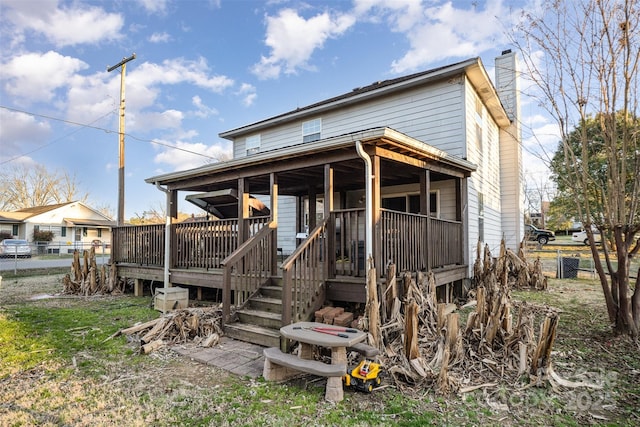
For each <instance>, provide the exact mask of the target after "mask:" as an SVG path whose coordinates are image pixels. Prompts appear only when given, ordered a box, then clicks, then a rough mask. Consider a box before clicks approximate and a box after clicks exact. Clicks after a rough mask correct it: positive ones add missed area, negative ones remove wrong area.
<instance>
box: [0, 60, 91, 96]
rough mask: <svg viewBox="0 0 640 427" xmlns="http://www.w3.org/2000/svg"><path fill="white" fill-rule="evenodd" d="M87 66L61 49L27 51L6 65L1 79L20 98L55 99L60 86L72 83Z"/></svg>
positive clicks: (0, 74) (10, 91)
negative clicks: (60, 51)
mask: <svg viewBox="0 0 640 427" xmlns="http://www.w3.org/2000/svg"><path fill="white" fill-rule="evenodd" d="M86 68H88V65H87V64H86V63H85V62H83V61H81V60H79V59H76V58H72V57H70V56H62V55H60V54H59V53H57V52H53V51H49V52H47V53H44V54H40V53H26V54H23V55H19V56H14V57H13V58H12V59H11V60H9V61H8V62H7V63H5V64H3V65H2V70H1V71H0V80H1V81H4V82H5V90H6V91H7V92H8V93H9V94H11V95H13V96H15V97H16V98H22V99H24V100H28V101H32V102H37V101H45V102H46V101H51V100H52V99H53V98H54V95H55V93H54V92H55V90H56V89H58V88H62V87H66V86H69V85H70V83H71V80H72V78H73V76H74V75H75V74H76V73H77V72H78V71H80V70H84V69H86Z"/></svg>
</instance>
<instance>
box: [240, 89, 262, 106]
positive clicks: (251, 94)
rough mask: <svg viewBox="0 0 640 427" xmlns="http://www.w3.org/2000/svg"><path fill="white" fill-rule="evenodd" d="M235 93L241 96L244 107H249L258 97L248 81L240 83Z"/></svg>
mask: <svg viewBox="0 0 640 427" xmlns="http://www.w3.org/2000/svg"><path fill="white" fill-rule="evenodd" d="M236 94H237V95H239V96H241V97H242V104H243V105H244V106H245V107H250V106H252V105H253V103H254V102H255V101H256V99H257V98H258V94H257V93H256V88H255V86H253V85H251V84H249V83H243V84H242V85H240V89H239V90H238V91H237V92H236Z"/></svg>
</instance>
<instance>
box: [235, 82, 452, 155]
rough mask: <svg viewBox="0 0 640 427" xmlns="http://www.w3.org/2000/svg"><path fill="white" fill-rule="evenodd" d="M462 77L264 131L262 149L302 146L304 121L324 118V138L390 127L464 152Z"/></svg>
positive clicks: (241, 149)
mask: <svg viewBox="0 0 640 427" xmlns="http://www.w3.org/2000/svg"><path fill="white" fill-rule="evenodd" d="M461 81H462V79H454V81H453V82H452V81H451V80H450V81H442V82H437V83H434V84H432V85H429V86H427V87H421V88H414V89H412V90H406V91H402V92H399V93H394V94H390V95H388V96H385V97H383V98H379V99H375V100H370V101H366V102H363V103H361V104H358V105H357V106H348V107H344V108H339V109H336V110H333V111H331V112H326V113H323V114H317V115H311V116H309V117H306V118H305V119H300V120H298V121H295V122H291V123H286V124H283V125H280V126H277V127H274V128H270V129H265V130H262V131H261V132H260V136H261V145H260V151H261V152H264V151H270V150H273V149H276V148H281V147H287V146H292V145H297V144H301V143H302V122H304V121H306V120H311V119H314V118H321V119H322V138H323V139H324V138H331V137H334V136H339V135H344V134H346V133H350V132H354V131H358V130H364V129H370V128H374V127H389V128H392V129H395V130H397V131H399V132H402V133H404V134H406V135H408V136H411V137H412V138H415V139H418V140H420V141H423V142H425V143H427V144H429V145H432V146H434V147H437V148H439V149H441V150H444V151H447V152H449V153H450V154H452V155H455V156H462V153H463V151H462V144H461V142H462V140H463V137H464V124H463V123H464V111H463V108H462V101H463V88H464V85H462V84H460V82H461ZM247 136H249V135H247ZM245 138H246V136H241V137H238V138H237V139H236V141H235V143H234V156H236V157H243V156H245V155H246V150H245Z"/></svg>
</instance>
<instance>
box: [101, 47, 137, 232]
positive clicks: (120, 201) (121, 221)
mask: <svg viewBox="0 0 640 427" xmlns="http://www.w3.org/2000/svg"><path fill="white" fill-rule="evenodd" d="M134 59H136V54H135V53H134V54H133V55H131V56H130V57H128V58H123V59H122V61H120V62H118V63H117V64H116V65H114V66H113V67H107V72H109V73H110V72H111V71H113V70H115V69H116V68H118V67H120V125H119V127H118V133H119V136H120V145H119V150H118V153H119V163H118V226H122V225H124V75H125V72H126V70H127V62H129V61H131V60H134Z"/></svg>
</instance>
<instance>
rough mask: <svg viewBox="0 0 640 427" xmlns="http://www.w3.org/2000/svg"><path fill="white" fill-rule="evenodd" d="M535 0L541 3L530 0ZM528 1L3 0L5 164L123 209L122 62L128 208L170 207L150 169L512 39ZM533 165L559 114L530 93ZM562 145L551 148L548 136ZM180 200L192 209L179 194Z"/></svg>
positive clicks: (221, 153) (528, 144)
mask: <svg viewBox="0 0 640 427" xmlns="http://www.w3.org/2000/svg"><path fill="white" fill-rule="evenodd" d="M532 1H535V0H532ZM523 7H526V8H530V7H532V6H531V5H529V4H527V2H526V0H502V1H500V0H488V1H464V0H462V1H440V0H423V1H419V0H351V1H346V0H345V1H340V0H325V1H311V0H309V1H306V2H303V1H288V0H274V1H250V0H180V1H179V0H112V1H104V2H102V1H82V0H75V1H55V0H0V49H1V51H0V56H1V59H0V60H1V64H0V167H1V168H3V169H4V168H10V167H12V166H17V165H36V164H42V165H45V166H46V167H47V168H48V170H51V171H60V172H68V173H69V174H70V175H72V176H75V177H76V180H77V181H78V183H79V184H80V189H81V191H82V192H87V193H89V200H88V203H89V204H90V205H92V206H96V207H108V208H110V210H111V212H112V214H113V215H114V216H115V215H116V212H117V195H118V188H117V186H118V107H119V98H120V72H119V71H118V70H116V71H113V72H111V73H108V72H107V71H106V70H107V67H108V66H110V65H114V64H116V63H118V62H119V61H120V60H122V59H123V58H125V57H129V56H130V55H131V54H133V53H135V54H136V59H135V60H133V61H131V62H129V63H128V64H127V68H126V84H125V88H126V97H125V98H126V115H125V118H126V134H127V136H126V138H125V140H126V142H125V144H126V149H125V172H126V179H125V182H126V184H125V218H127V219H128V218H131V217H135V216H137V215H142V213H143V212H144V211H145V210H148V209H150V208H154V207H155V208H157V207H161V206H164V200H165V199H164V194H163V193H161V192H160V191H159V190H157V189H156V188H155V187H153V186H151V185H149V184H146V183H145V182H144V180H145V178H148V177H150V176H154V175H157V174H161V173H166V172H172V171H176V170H184V169H188V168H192V167H197V166H201V165H203V164H205V163H208V162H215V161H219V160H220V159H223V158H225V157H229V156H230V155H231V147H230V143H229V142H228V141H226V140H223V139H222V138H220V137H219V136H218V134H219V133H220V132H223V131H227V130H230V129H234V128H236V127H239V126H242V125H245V124H249V123H252V122H255V121H258V120H262V119H265V118H268V117H270V116H273V115H277V114H280V113H283V112H286V111H290V110H292V109H295V108H296V107H299V106H304V105H308V104H311V103H314V102H317V101H320V100H322V99H325V98H328V97H332V96H336V95H339V94H342V93H344V92H348V91H350V90H351V89H353V88H355V87H359V86H364V85H367V84H370V83H372V82H374V81H378V80H384V79H388V78H393V77H397V76H400V75H404V74H409V73H412V72H416V71H421V70H426V69H430V68H433V67H438V66H441V65H444V64H447V63H453V62H457V61H460V60H463V59H467V58H471V57H476V56H480V57H481V58H482V60H483V62H484V64H485V67H487V69H488V71H489V74H490V75H491V76H492V75H493V60H494V58H495V57H496V56H498V55H500V53H501V51H502V50H504V49H506V48H510V47H511V46H510V45H509V42H508V39H507V37H506V35H505V33H506V31H508V30H509V29H510V28H511V26H512V25H513V23H514V22H516V20H517V19H518V18H519V16H520V10H521V8H523ZM522 112H523V116H524V117H523V136H524V145H525V153H524V154H525V157H526V158H530V160H527V161H525V165H526V167H527V168H528V169H527V171H526V173H527V175H528V176H530V177H533V178H532V179H537V178H536V177H540V176H542V175H543V174H544V173H545V172H544V171H543V169H542V168H541V162H540V161H536V160H535V159H533V158H532V157H531V156H532V153H533V152H534V151H536V150H537V148H536V147H537V145H538V143H539V142H540V141H542V143H543V144H546V143H548V144H551V145H550V146H552V147H553V146H554V145H555V141H557V139H556V137H555V136H553V134H554V132H553V131H552V129H553V125H552V124H551V123H549V122H548V121H547V120H546V119H545V118H544V117H543V116H541V115H540V114H539V112H538V111H537V109H536V107H535V105H534V104H533V103H529V102H527V100H526V98H523V110H522ZM552 149H553V148H552ZM179 209H180V210H181V211H184V212H192V211H194V208H193V207H192V206H190V204H189V203H187V202H185V201H184V200H180V201H179Z"/></svg>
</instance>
